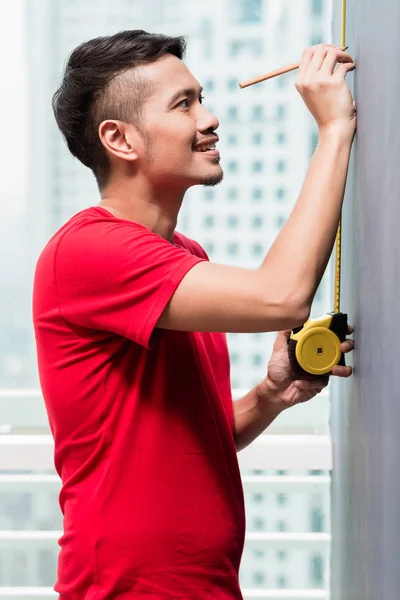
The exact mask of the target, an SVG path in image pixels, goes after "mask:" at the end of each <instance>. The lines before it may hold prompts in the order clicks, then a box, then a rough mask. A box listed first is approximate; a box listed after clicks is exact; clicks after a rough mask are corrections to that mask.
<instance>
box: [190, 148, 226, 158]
mask: <svg viewBox="0 0 400 600" xmlns="http://www.w3.org/2000/svg"><path fill="white" fill-rule="evenodd" d="M194 152H198V153H199V154H205V155H206V156H213V157H216V156H219V155H220V154H219V150H217V149H216V147H215V146H208V147H206V148H195V149H194Z"/></svg>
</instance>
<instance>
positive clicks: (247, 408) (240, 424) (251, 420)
mask: <svg viewBox="0 0 400 600" xmlns="http://www.w3.org/2000/svg"><path fill="white" fill-rule="evenodd" d="M257 390H258V387H257V386H256V387H255V388H253V389H252V390H250V392H249V393H248V394H246V395H245V396H243V398H240V400H236V401H235V402H234V403H233V410H234V417H235V443H236V449H237V451H238V452H239V450H242V449H243V448H245V447H246V446H248V445H249V444H250V443H251V442H252V441H253V440H255V438H256V437H258V436H259V435H260V434H261V433H262V432H263V431H264V430H265V429H266V428H267V427H268V426H269V425H270V424H271V423H272V421H274V419H276V417H277V416H278V415H279V414H280V413H281V412H282V410H283V407H282V406H281V405H279V404H278V403H275V402H274V400H273V397H272V396H271V395H270V394H269V393H268V392H267V393H264V394H263V395H260V394H259V393H258V391H257Z"/></svg>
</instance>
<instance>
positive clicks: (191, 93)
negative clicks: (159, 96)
mask: <svg viewBox="0 0 400 600" xmlns="http://www.w3.org/2000/svg"><path fill="white" fill-rule="evenodd" d="M202 91H203V88H202V87H200V88H199V89H197V88H186V89H182V90H178V91H177V92H175V94H174V95H173V96H172V98H171V100H170V104H174V103H175V102H176V101H177V100H179V98H181V97H182V96H188V97H189V98H195V97H196V98H197V97H198V96H200V94H201V93H202Z"/></svg>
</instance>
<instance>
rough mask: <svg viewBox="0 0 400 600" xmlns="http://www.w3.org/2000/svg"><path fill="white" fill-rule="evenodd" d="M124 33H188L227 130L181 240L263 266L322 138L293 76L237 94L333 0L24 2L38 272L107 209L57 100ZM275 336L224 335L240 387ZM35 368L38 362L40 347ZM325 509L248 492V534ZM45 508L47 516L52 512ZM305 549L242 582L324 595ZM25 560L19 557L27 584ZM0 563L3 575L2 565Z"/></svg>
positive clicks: (319, 558)
mask: <svg viewBox="0 0 400 600" xmlns="http://www.w3.org/2000/svg"><path fill="white" fill-rule="evenodd" d="M121 29H146V30H148V31H152V32H163V33H169V34H173V35H176V34H179V35H181V34H184V35H187V36H188V53H187V60H186V62H187V64H188V66H189V68H190V69H191V71H192V72H193V74H194V75H195V76H196V78H197V79H198V80H199V82H200V83H201V84H202V85H203V87H204V96H205V101H204V103H205V105H206V106H208V107H209V108H210V109H211V110H212V111H213V112H214V113H215V114H216V115H217V116H218V118H219V119H220V128H219V131H218V133H219V136H220V143H219V148H220V151H221V164H222V167H223V168H224V171H225V178H224V181H223V182H222V183H221V184H220V185H219V186H216V187H212V188H204V187H201V186H197V187H195V188H192V189H191V190H190V191H189V192H188V194H187V198H186V200H185V203H184V206H183V209H182V212H181V215H180V219H179V223H178V229H179V230H180V231H182V232H183V233H185V234H186V235H188V236H189V237H192V238H194V239H196V240H197V241H198V242H200V243H201V244H202V245H203V246H204V247H205V249H206V251H207V252H208V254H209V256H210V259H211V260H213V261H216V262H219V263H225V264H232V265H236V266H243V267H248V268H256V267H258V266H259V265H260V264H261V261H262V259H263V257H264V256H265V254H266V252H267V251H268V249H269V247H270V246H271V244H272V242H273V240H274V239H275V237H276V235H277V234H278V232H279V230H280V228H281V227H282V226H283V225H284V223H285V221H286V219H287V217H288V215H289V214H290V211H291V209H292V206H293V204H294V202H295V200H296V199H297V197H298V195H299V192H300V190H301V187H302V183H303V180H304V177H305V174H306V170H307V167H308V165H309V161H310V158H311V155H312V153H313V151H314V148H315V145H316V142H317V132H316V128H315V125H314V123H313V120H312V118H311V116H310V115H309V114H308V112H307V110H306V108H305V107H304V104H303V102H302V100H301V98H300V96H299V95H298V93H297V92H296V90H295V87H294V80H295V77H296V72H294V73H291V74H286V75H284V76H281V77H279V78H276V79H273V80H271V81H269V82H265V83H263V84H259V85H256V86H252V87H250V88H247V89H244V90H240V89H239V86H238V82H239V81H241V80H244V79H247V78H249V77H251V76H254V75H257V74H259V73H262V72H266V71H268V70H272V69H274V68H276V67H278V66H280V65H282V64H286V63H292V62H295V61H297V60H299V58H300V56H301V53H302V51H303V49H304V48H305V47H306V46H309V45H313V44H317V43H321V42H329V41H330V40H331V2H328V1H325V2H323V1H322V0H319V1H318V0H296V2H293V1H290V0H279V1H278V0H219V1H218V2H216V1H215V0H203V1H202V2H193V3H192V2H185V1H184V0H168V1H167V0H147V2H144V1H142V0H113V2H109V1H108V0H102V1H100V0H80V1H79V2H78V1H73V0H62V1H60V2H54V1H53V0H29V2H27V19H26V32H27V40H28V41H27V44H28V56H27V60H28V63H29V68H28V73H29V77H30V86H29V118H28V122H29V124H30V131H29V144H30V148H31V151H30V165H29V189H30V190H31V198H30V202H29V204H28V209H29V211H30V214H28V219H27V222H28V223H29V230H28V234H27V240H28V253H29V257H30V260H31V264H30V268H31V269H32V268H33V265H34V262H35V261H36V259H37V256H38V254H39V252H40V251H41V249H42V248H43V246H44V244H45V243H46V241H47V240H48V239H49V237H50V236H51V235H52V233H53V232H54V231H55V230H56V229H58V227H59V226H60V225H61V224H63V223H64V222H65V221H66V220H67V219H68V218H69V217H70V216H72V215H73V214H74V213H76V212H78V211H79V210H81V209H83V208H85V207H87V206H90V205H93V204H96V203H97V202H98V200H99V196H98V190H97V186H96V183H95V179H94V177H93V175H92V173H91V172H90V171H89V170H88V169H86V168H85V167H83V166H82V165H81V164H80V163H79V162H78V161H77V160H76V159H74V158H73V157H71V156H70V154H69V152H68V151H67V149H66V147H65V144H64V142H63V140H62V137H61V135H60V133H59V131H58V129H57V127H56V125H55V122H54V118H53V115H52V111H51V97H52V94H53V93H54V91H55V90H56V88H57V86H58V84H59V82H60V79H61V75H62V70H63V66H64V64H65V61H66V59H67V57H68V55H69V53H70V52H71V51H72V49H73V48H74V47H76V46H77V45H78V44H79V43H81V42H82V41H84V40H87V39H90V38H92V37H96V36H98V35H107V34H111V33H115V32H116V31H118V30H121ZM300 251H301V248H299V252H300ZM330 289H331V286H330V282H329V281H325V283H324V284H323V285H321V288H320V290H319V292H318V294H317V297H316V300H315V303H314V309H313V314H319V313H323V312H325V311H326V310H332V307H331V305H330ZM28 293H30V290H28ZM274 337H275V336H274V335H273V334H248V335H247V334H246V335H243V334H241V335H238V334H230V335H229V336H228V341H229V347H230V354H231V370H232V387H234V388H243V389H248V388H250V387H252V386H253V385H254V384H255V383H257V382H258V381H259V380H260V379H261V378H262V377H263V376H264V375H265V373H266V366H267V362H268V358H269V356H270V353H271V350H272V343H273V339H274ZM30 357H31V360H32V361H33V360H34V348H33V343H32V352H31V355H30ZM29 385H30V384H29ZM328 498H329V496H328V494H327V493H326V492H323V493H319V494H315V495H314V494H309V495H308V494H304V493H303V494H296V493H293V494H292V493H290V494H288V493H279V492H278V493H277V492H275V491H273V492H270V491H268V490H265V489H260V490H257V491H251V490H250V491H249V490H246V502H247V522H248V530H249V531H287V532H290V531H325V530H327V528H328V524H327V523H325V522H324V519H323V517H321V515H326V514H327V513H328V508H327V506H328ZM0 502H1V510H0V512H1V514H2V515H3V522H2V526H3V527H5V528H9V529H11V528H14V527H15V528H19V525H18V524H19V522H20V519H22V518H23V519H25V520H26V519H27V518H28V517H27V515H29V519H31V526H32V528H36V527H39V524H38V521H40V520H41V519H42V513H43V512H44V513H45V517H44V518H50V517H49V515H53V517H51V518H50V520H51V523H53V528H57V527H59V526H60V523H59V522H58V519H57V518H56V516H54V512H53V508H54V495H48V494H47V493H46V492H45V491H43V495H42V496H40V498H39V499H37V498H36V499H34V498H33V497H30V495H29V494H26V495H25V503H26V505H25V507H24V508H23V509H21V510H20V511H19V510H18V506H17V505H16V504H15V502H13V501H12V500H10V498H8V499H7V498H6V494H3V495H1V494H0ZM46 503H48V510H47V509H45V510H44V511H43V507H44V506H47V504H46ZM7 506H8V507H9V508H8V509H7ZM50 506H53V508H50ZM4 515H6V516H4ZM7 515H8V517H7ZM15 515H16V516H15ZM7 519H8V521H9V524H8V526H7ZM29 519H28V520H29ZM22 526H24V527H26V526H27V525H26V524H25V523H23V524H21V528H22ZM28 527H29V523H28ZM49 527H51V524H50V525H49ZM296 552H297V553H298V552H300V554H301V558H299V557H298V556H297V557H296V556H295V555H294V554H293V555H291V552H290V551H289V552H286V551H285V552H283V551H280V550H279V551H277V550H274V549H266V548H260V547H257V548H251V549H249V551H247V550H246V553H245V556H244V560H243V566H242V585H243V586H244V587H274V588H279V587H282V588H284V587H296V588H307V587H318V586H323V585H324V583H325V580H324V571H325V568H326V567H327V565H325V564H324V556H323V554H321V553H314V552H310V553H309V552H306V551H305V550H297V551H296ZM38 556H39V554H38V555H36V558H35V559H33V558H32V559H30V560H35V561H37V564H38V565H39V564H40V567H37V568H38V569H39V570H38V571H37V576H33V575H32V577H33V579H34V580H32V579H31V580H30V581H27V582H25V581H24V582H22V581H21V582H20V585H22V584H25V583H27V584H36V583H37V584H40V585H51V584H52V583H53V580H54V571H53V569H54V555H53V554H51V553H50V554H49V555H47V559H46V557H43V558H42V559H39V558H38ZM13 560H14V559H12V558H11V556H9V557H8V559H7V568H5V567H4V568H3V572H0V584H1V585H11V584H12V582H11V581H9V579H8V578H12V575H11V573H12V572H13V566H12V561H13ZM18 560H19V562H18ZM21 561H22V562H23V559H22V558H20V559H15V560H14V563H15V565H17V566H16V567H15V569H17V571H18V572H20V573H21V564H22V563H21ZM46 561H47V562H46ZM28 562H29V561H28ZM2 563H3V565H5V564H6V563H5V562H4V561H3V558H2ZM30 564H31V563H30ZM35 565H36V562H35ZM46 565H47V566H46ZM35 568H36V567H35Z"/></svg>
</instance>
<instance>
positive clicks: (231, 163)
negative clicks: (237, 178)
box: [228, 160, 238, 173]
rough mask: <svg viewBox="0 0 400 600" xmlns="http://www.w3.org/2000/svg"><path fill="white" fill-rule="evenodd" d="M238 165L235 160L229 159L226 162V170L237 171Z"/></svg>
mask: <svg viewBox="0 0 400 600" xmlns="http://www.w3.org/2000/svg"><path fill="white" fill-rule="evenodd" d="M237 170H238V165H237V162H236V160H230V161H229V162H228V171H229V173H237Z"/></svg>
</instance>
